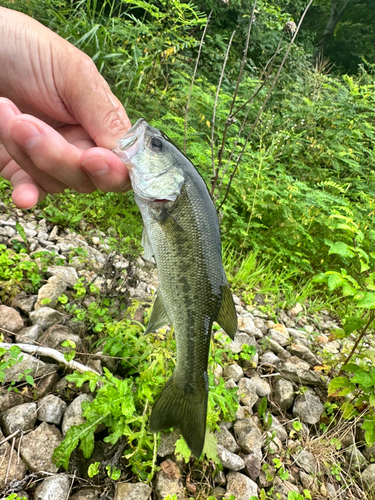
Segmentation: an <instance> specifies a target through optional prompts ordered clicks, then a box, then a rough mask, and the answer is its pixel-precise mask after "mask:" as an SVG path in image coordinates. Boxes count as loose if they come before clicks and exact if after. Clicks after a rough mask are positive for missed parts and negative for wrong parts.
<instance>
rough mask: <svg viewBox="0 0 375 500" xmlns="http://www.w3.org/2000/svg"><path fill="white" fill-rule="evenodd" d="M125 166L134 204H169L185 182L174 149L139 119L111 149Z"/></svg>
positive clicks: (177, 154)
mask: <svg viewBox="0 0 375 500" xmlns="http://www.w3.org/2000/svg"><path fill="white" fill-rule="evenodd" d="M113 151H114V153H116V154H117V155H118V156H119V157H120V158H121V160H122V161H123V162H124V163H125V164H126V166H127V168H128V170H129V175H130V180H131V183H132V187H133V190H134V193H135V196H136V199H137V198H138V202H142V203H147V204H155V203H156V204H158V203H160V204H165V203H171V202H172V203H173V202H174V201H175V200H176V198H177V197H178V196H179V195H180V193H181V188H182V186H183V184H184V181H185V176H184V171H183V168H182V166H181V161H178V160H179V157H180V156H182V155H181V153H180V152H179V151H178V149H177V148H176V147H175V146H174V145H173V144H172V143H171V142H170V141H169V139H168V137H167V136H166V135H164V134H163V133H162V132H160V130H158V129H156V128H154V127H151V126H150V125H148V123H147V122H146V121H145V120H144V119H143V118H140V119H139V120H138V121H137V123H136V124H135V125H133V127H131V128H130V129H129V130H128V132H127V133H126V134H125V135H124V136H123V137H122V138H121V139H119V140H118V141H117V146H116V148H115V149H114V150H113Z"/></svg>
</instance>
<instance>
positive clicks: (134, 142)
mask: <svg viewBox="0 0 375 500" xmlns="http://www.w3.org/2000/svg"><path fill="white" fill-rule="evenodd" d="M147 127H148V124H147V122H146V120H145V119H144V118H140V119H139V120H138V121H137V122H136V123H135V124H134V125H133V126H132V127H131V128H130V129H129V130H128V131H127V132H126V134H125V135H124V136H123V137H121V139H119V140H118V141H117V145H116V147H115V149H113V152H114V153H116V154H117V156H118V157H119V158H120V159H121V160H122V161H124V162H130V161H131V159H132V157H133V156H134V155H136V154H137V152H138V150H139V148H140V146H141V144H142V143H143V140H142V139H143V138H144V134H145V131H146V129H147Z"/></svg>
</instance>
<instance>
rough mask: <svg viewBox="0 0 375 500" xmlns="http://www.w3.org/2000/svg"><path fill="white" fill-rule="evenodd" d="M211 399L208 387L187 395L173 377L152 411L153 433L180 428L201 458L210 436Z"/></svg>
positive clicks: (198, 388) (195, 453) (199, 388)
mask: <svg viewBox="0 0 375 500" xmlns="http://www.w3.org/2000/svg"><path fill="white" fill-rule="evenodd" d="M207 399H208V391H207V389H205V387H204V384H202V385H201V387H197V388H196V390H194V392H192V393H191V392H188V393H187V392H185V391H184V390H183V388H182V387H181V386H180V385H179V384H177V383H176V381H175V378H174V376H173V375H172V376H171V378H170V379H169V380H168V381H167V383H166V384H165V386H164V388H163V390H162V393H161V395H160V397H159V399H158V400H157V401H156V403H155V405H154V407H153V408H152V412H151V418H150V431H151V432H159V431H164V430H166V429H170V428H171V427H177V428H178V429H179V430H180V432H181V434H182V436H183V438H184V439H185V441H186V443H187V445H188V446H189V448H190V451H191V452H192V454H193V455H195V456H196V457H197V458H199V457H200V456H201V454H202V451H203V446H204V438H205V434H206V417H207Z"/></svg>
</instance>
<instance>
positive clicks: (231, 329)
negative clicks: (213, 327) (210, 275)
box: [216, 283, 237, 340]
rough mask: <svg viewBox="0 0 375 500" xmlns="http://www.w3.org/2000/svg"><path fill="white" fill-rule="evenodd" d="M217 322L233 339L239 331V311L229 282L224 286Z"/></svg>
mask: <svg viewBox="0 0 375 500" xmlns="http://www.w3.org/2000/svg"><path fill="white" fill-rule="evenodd" d="M216 322H217V323H219V325H220V326H221V328H222V329H223V330H224V331H225V332H226V333H227V334H228V335H229V337H230V338H231V339H232V340H233V339H234V336H235V335H236V331H237V313H236V308H235V306H234V302H233V297H232V292H231V291H230V288H229V285H228V283H226V284H225V285H223V287H222V295H221V305H220V309H219V314H218V315H217V318H216Z"/></svg>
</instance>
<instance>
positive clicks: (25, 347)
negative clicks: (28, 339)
mask: <svg viewBox="0 0 375 500" xmlns="http://www.w3.org/2000/svg"><path fill="white" fill-rule="evenodd" d="M14 346H17V347H19V348H20V349H21V351H22V352H26V353H27V354H40V355H42V356H46V357H47V358H52V359H54V360H55V361H57V362H59V363H62V364H63V365H65V366H67V367H68V368H70V369H72V370H78V371H80V372H92V373H95V375H100V374H99V373H98V372H96V371H95V370H93V369H91V368H89V367H88V366H85V365H83V364H82V363H78V361H74V360H72V361H67V360H66V359H65V358H64V355H63V354H62V353H61V352H59V351H57V350H56V349H52V348H51V347H36V346H35V345H30V344H8V343H6V342H0V348H4V349H7V350H9V349H10V348H11V347H14Z"/></svg>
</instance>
